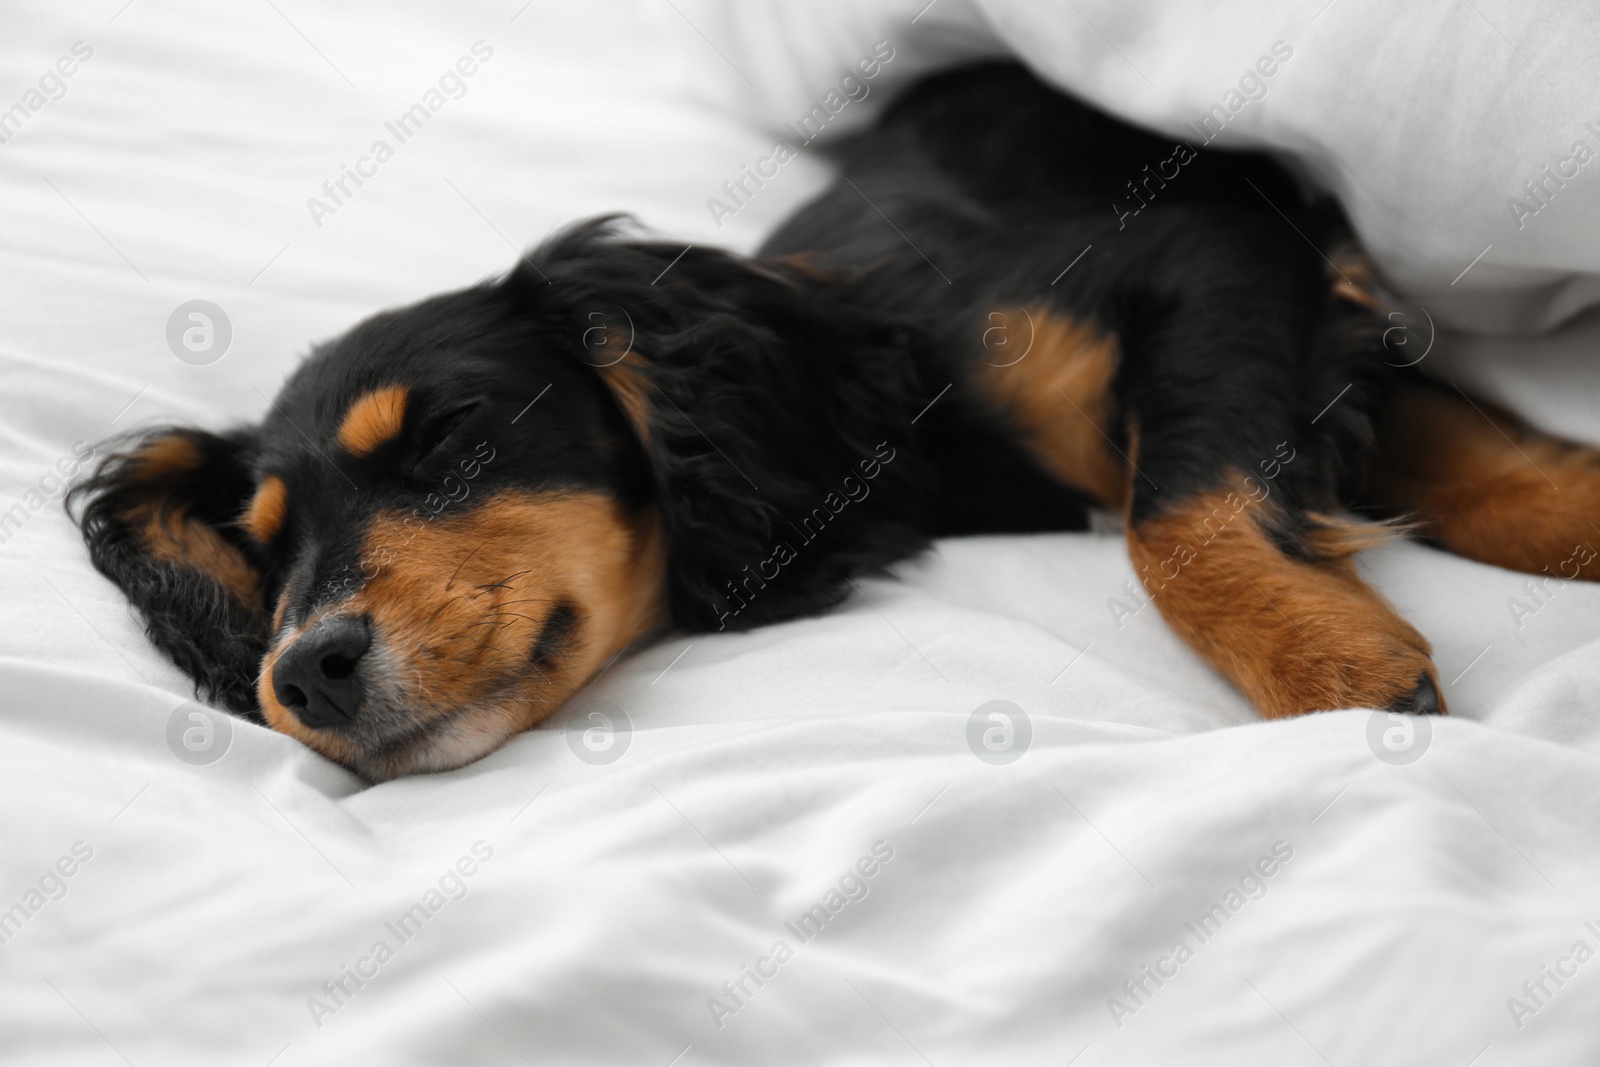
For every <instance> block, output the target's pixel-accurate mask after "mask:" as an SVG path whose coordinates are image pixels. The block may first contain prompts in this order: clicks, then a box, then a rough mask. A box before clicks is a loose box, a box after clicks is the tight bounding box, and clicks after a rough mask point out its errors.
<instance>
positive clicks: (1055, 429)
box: [972, 308, 1131, 508]
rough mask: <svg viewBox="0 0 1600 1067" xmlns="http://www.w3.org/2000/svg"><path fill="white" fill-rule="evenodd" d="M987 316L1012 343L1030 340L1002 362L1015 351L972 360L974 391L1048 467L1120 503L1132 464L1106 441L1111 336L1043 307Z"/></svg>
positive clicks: (1113, 357) (1110, 431) (1113, 350)
mask: <svg viewBox="0 0 1600 1067" xmlns="http://www.w3.org/2000/svg"><path fill="white" fill-rule="evenodd" d="M987 323H988V326H989V328H990V329H996V328H999V329H1004V330H1005V332H1006V336H1007V341H1008V344H1010V345H1018V346H1021V345H1024V344H1025V343H1026V342H1025V341H1024V340H1023V339H1024V338H1030V339H1031V342H1032V344H1031V347H1028V348H1026V352H1027V354H1026V355H1024V356H1022V357H1021V358H1020V359H1017V361H1016V362H1015V363H1011V364H1010V365H1008V366H1002V365H999V364H1002V363H1006V362H1007V360H1008V359H1010V358H1014V357H1010V356H1007V357H1006V358H1005V359H1001V358H996V359H994V360H992V361H980V362H978V363H976V364H975V365H974V366H973V370H972V374H973V377H972V382H973V385H974V386H975V388H976V390H977V392H978V394H979V395H980V396H983V397H985V398H987V399H988V401H989V402H990V403H991V404H992V405H993V406H994V407H995V408H996V410H998V411H1000V412H1002V413H1003V414H1004V415H1005V416H1006V417H1007V418H1009V419H1010V420H1011V422H1012V423H1013V424H1014V425H1015V426H1016V427H1017V428H1018V429H1019V430H1021V431H1022V434H1023V439H1024V441H1025V443H1026V445H1027V447H1028V448H1029V450H1030V451H1031V452H1032V453H1033V454H1034V456H1036V457H1037V458H1038V460H1039V462H1040V464H1041V465H1042V466H1043V467H1044V468H1045V469H1046V470H1047V471H1049V472H1050V473H1051V474H1053V475H1055V476H1056V477H1057V478H1059V479H1060V480H1061V481H1063V482H1065V483H1066V484H1068V485H1070V486H1072V487H1073V488H1075V489H1080V490H1082V491H1083V492H1085V493H1088V494H1089V495H1090V496H1092V497H1094V498H1095V499H1096V500H1098V501H1099V502H1101V503H1102V504H1105V505H1106V506H1108V507H1112V508H1120V507H1121V506H1122V505H1123V504H1125V503H1126V502H1127V500H1128V496H1129V491H1130V474H1131V470H1130V468H1129V465H1128V460H1127V459H1126V458H1125V457H1123V456H1122V455H1121V454H1120V453H1118V452H1117V450H1116V449H1115V448H1114V447H1113V446H1112V444H1111V443H1110V441H1109V440H1108V438H1110V439H1115V437H1116V431H1117V429H1118V427H1117V425H1116V404H1115V401H1114V398H1113V397H1112V395H1111V379H1112V377H1113V375H1115V374H1116V371H1117V361H1118V352H1117V342H1116V338H1114V337H1111V336H1107V335H1105V334H1102V333H1099V332H1098V331H1096V330H1095V329H1093V328H1092V327H1090V326H1087V325H1085V324H1083V323H1080V322H1077V321H1075V320H1073V319H1071V318H1069V317H1067V316H1065V315H1062V314H1059V313H1057V312H1053V311H1047V310H1044V309H1042V308H1028V309H1021V308H1001V309H998V310H996V311H994V312H992V313H991V314H990V315H989V317H988V320H987ZM1030 323H1031V329H1030Z"/></svg>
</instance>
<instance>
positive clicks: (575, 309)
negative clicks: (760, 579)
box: [74, 221, 915, 779]
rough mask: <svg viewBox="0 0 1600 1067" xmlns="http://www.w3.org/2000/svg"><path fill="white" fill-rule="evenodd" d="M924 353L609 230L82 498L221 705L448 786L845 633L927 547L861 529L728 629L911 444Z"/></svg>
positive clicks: (352, 756) (753, 281)
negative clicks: (858, 571)
mask: <svg viewBox="0 0 1600 1067" xmlns="http://www.w3.org/2000/svg"><path fill="white" fill-rule="evenodd" d="M680 253H681V255H680ZM674 257H679V258H677V259H674ZM904 343H905V339H904V335H903V331H900V330H899V329H898V327H895V326H894V325H893V324H890V323H886V322H884V321H882V320H880V319H878V318H876V317H874V316H871V315H868V314H866V313H864V312H861V311H859V310H857V309H855V308H853V307H851V306H849V305H848V304H847V303H846V302H845V301H844V300H843V298H842V296H841V295H840V293H839V292H838V291H837V290H836V289H835V288H834V287H833V286H832V284H831V283H828V282H826V281H825V280H823V279H819V278H817V277H815V276H813V275H811V274H809V273H807V272H806V271H804V270H801V269H798V268H789V267H783V266H775V265H772V264H759V263H755V262H752V261H747V260H741V259H738V258H736V257H733V256H729V255H725V254H723V253H718V252H712V251H705V250H700V249H691V250H689V251H688V252H683V250H682V248H681V246H671V245H662V244H656V243H649V242H641V241H630V240H624V239H622V238H620V237H618V236H617V235H616V233H615V232H614V228H613V227H612V226H611V225H610V224H609V223H607V222H605V221H601V222H597V223H590V224H586V225H583V226H580V227H577V228H575V229H573V230H571V231H569V232H567V233H566V234H563V235H561V236H559V237H557V238H556V239H554V240H553V241H551V242H550V243H548V244H546V245H545V246H543V247H542V248H540V249H539V250H537V251H536V252H534V253H533V254H531V255H530V256H529V257H527V258H526V259H524V260H523V261H522V262H521V263H520V264H519V265H518V267H517V268H516V269H515V270H514V271H512V272H511V273H510V274H509V275H508V276H506V277H505V278H503V279H499V280H496V281H493V282H489V283H485V284H482V285H479V286H476V287H473V288H470V289H466V290H463V291H460V292H456V293H451V294H448V295H445V296H440V297H436V298H433V299H431V300H427V301H424V302H422V303H419V304H416V305H413V306H411V307H408V308H405V309H402V310H399V311H391V312H385V313H383V314H380V315H377V316H375V317H373V318H371V319H369V320H367V321H366V322H363V323H361V324H360V325H358V326H357V327H355V328H354V329H353V330H351V331H350V332H349V333H348V334H346V335H345V336H343V337H341V338H339V339H338V340H336V341H334V342H331V343H329V344H327V345H325V346H322V347H321V348H319V349H318V350H317V351H316V352H315V353H314V354H313V356H312V357H311V358H310V359H308V360H307V361H306V363H304V364H303V365H302V366H301V367H300V368H299V369H298V370H297V371H296V372H295V373H294V374H293V376H292V377H291V378H290V379H289V381H288V382H287V383H286V384H285V385H284V387H283V389H282V391H281V392H280V393H279V395H278V397H277V398H276V400H274V401H273V403H272V406H271V409H270V410H269V411H268V412H267V414H266V416H265V418H264V419H263V421H262V422H261V423H260V424H259V425H256V426H253V427H249V428H245V429H240V430H235V431H232V432H229V433H222V434H218V433H212V432H208V431H204V430H199V429H190V428H170V429H161V430H154V431H147V432H145V433H143V434H141V435H139V437H138V438H137V439H136V440H133V441H131V442H127V443H125V444H124V446H123V447H121V448H119V449H118V450H116V451H115V452H114V454H112V455H110V456H109V457H108V458H107V459H106V460H105V461H104V462H103V463H102V464H101V466H100V467H99V469H98V470H97V471H96V473H95V474H94V476H93V477H92V478H91V479H89V480H88V481H86V482H85V483H84V484H83V485H81V486H80V487H78V488H77V489H76V490H74V494H75V495H74V500H75V502H76V503H77V504H79V505H81V517H80V521H81V525H82V528H83V531H84V536H85V538H86V540H87V541H88V544H89V547H90V553H91V557H92V559H93V561H94V563H95V565H96V566H97V567H98V568H99V569H100V570H101V571H102V572H103V573H104V574H106V575H107V576H108V577H110V578H111V579H112V580H113V581H114V582H116V583H117V584H118V585H119V586H120V587H121V588H122V589H123V591H124V592H125V593H126V594H127V595H128V597H129V599H130V600H131V601H132V602H133V603H134V604H135V606H137V607H138V608H139V609H140V611H141V612H142V613H143V615H144V617H145V621H146V623H147V627H148V631H149V633H150V635H151V637H152V638H153V639H154V641H155V642H156V644H157V645H158V646H159V647H161V648H162V649H163V651H165V652H166V653H167V654H168V655H169V656H171V657H172V658H173V659H174V661H175V662H176V663H177V664H178V665H179V666H180V667H181V668H183V669H184V670H185V671H186V672H187V673H189V674H190V675H191V676H192V677H193V678H194V679H195V681H196V683H197V686H198V688H199V690H200V691H201V692H202V693H204V694H205V695H207V696H208V697H210V698H211V699H213V700H216V701H218V702H220V703H222V704H224V705H226V706H228V707H229V708H231V709H232V710H234V711H237V712H239V713H241V714H245V715H248V716H252V717H257V718H260V719H263V720H264V721H265V722H266V723H267V724H269V725H271V726H272V727H273V728H275V729H278V730H281V731H283V732H285V733H288V734H291V735H293V736H295V737H297V738H299V739H301V740H302V741H304V742H305V743H306V744H308V745H310V746H311V747H313V748H315V749H317V750H318V751H320V752H322V753H324V754H325V755H327V756H329V757H331V758H333V759H335V760H338V761H339V762H341V763H344V764H346V765H348V766H350V767H352V768H353V769H355V770H357V771H359V772H361V773H362V774H364V775H366V776H367V777H369V778H374V779H383V778H389V777H393V776H396V775H400V774H406V773H411V772H416V771H428V770H442V769H448V768H452V767H457V766H460V765H462V764H465V763H468V762H471V761H472V760H474V759H477V758H479V757H480V756H482V755H484V754H486V753H487V752H489V751H491V750H492V749H494V748H495V747H497V746H498V745H499V744H500V743H501V742H503V741H504V740H505V739H506V738H507V737H509V736H511V735H512V734H515V733H517V732H519V731H521V730H525V729H527V728H528V727H530V726H532V725H533V724H535V723H537V722H538V721H540V720H541V719H543V718H545V717H546V716H548V715H549V714H550V713H551V712H552V711H554V710H555V709H556V708H557V707H559V706H560V705H561V703H562V702H563V701H565V700H566V699H567V698H568V697H570V696H571V695H572V694H573V693H575V692H576V691H577V690H578V689H579V688H580V687H582V686H583V685H584V684H585V682H587V681H588V680H589V679H591V678H592V677H593V676H594V675H595V674H596V672H597V671H598V670H600V669H601V667H602V666H603V665H604V664H605V663H607V662H608V661H609V660H610V659H611V658H612V657H613V656H615V655H616V654H617V653H619V652H620V651H621V650H622V649H623V648H624V647H625V646H626V645H627V644H628V643H629V642H631V641H633V640H635V639H636V638H639V637H640V636H642V635H644V634H646V633H648V632H649V631H651V630H652V629H653V628H656V627H658V626H661V625H664V624H675V625H677V626H679V627H683V628H687V629H717V628H721V627H727V626H728V625H729V624H730V623H731V624H732V625H734V626H738V627H743V626H748V625H752V624H755V623H758V622H762V621H766V620H768V619H771V618H780V617H784V616H786V615H793V614H797V613H799V612H803V611H807V610H815V609H818V608H820V607H823V606H826V605H827V604H829V603H831V602H833V601H834V600H836V599H837V597H838V592H837V588H836V587H837V586H838V585H839V584H840V582H841V581H842V578H843V575H844V574H845V573H848V571H849V570H850V569H853V568H854V567H856V566H858V565H861V564H867V565H871V564H873V563H879V562H883V561H884V559H887V558H892V557H894V556H896V555H899V554H903V552H904V551H905V550H906V549H907V548H908V547H912V545H911V540H914V539H915V535H914V534H911V533H910V532H909V530H908V529H901V528H899V527H896V526H895V525H894V524H893V523H890V524H889V526H890V527H891V528H892V530H891V532H887V533H881V534H878V535H875V536H869V537H867V538H866V540H867V542H868V544H867V545H866V546H865V547H863V546H862V545H861V544H860V542H861V540H862V538H861V536H859V534H858V535H857V536H855V537H853V538H852V537H850V536H849V534H848V533H847V532H838V531H836V532H835V533H834V535H833V536H832V537H831V538H830V542H831V543H832V547H828V548H819V549H817V550H815V551H814V552H813V553H812V554H811V558H809V559H807V560H805V561H804V566H792V567H789V568H787V570H788V571H789V573H788V574H786V575H784V576H783V581H781V582H776V581H775V582H773V583H770V588H769V587H767V583H763V586H764V589H763V596H762V598H760V599H759V601H750V602H748V603H746V602H744V601H740V603H741V604H742V605H743V607H746V608H749V609H751V610H730V600H729V598H728V593H729V592H730V591H732V590H733V588H734V587H733V586H732V585H731V583H732V582H733V581H735V580H736V579H737V578H738V577H739V576H740V573H741V568H743V569H744V572H745V573H748V572H749V568H750V567H752V566H754V565H756V564H757V563H758V562H760V561H762V560H765V559H767V558H769V557H770V556H771V554H772V544H773V542H774V541H775V540H777V539H778V534H777V533H776V532H775V531H776V530H777V528H778V526H779V525H780V524H781V523H782V522H783V521H784V520H785V518H786V517H789V516H792V515H793V514H794V513H795V511H796V509H798V511H799V512H800V513H804V512H805V511H806V510H807V509H808V508H809V506H810V504H811V503H812V501H811V500H810V496H811V495H818V499H819V501H820V493H817V491H816V490H817V486H818V485H820V484H822V483H824V482H825V481H826V480H827V479H828V478H829V477H831V478H832V479H833V480H834V481H837V480H838V479H839V478H840V477H842V476H846V475H849V474H850V473H851V465H852V464H853V463H854V462H856V459H857V458H858V457H857V454H858V453H859V454H860V456H859V458H861V459H872V457H873V454H874V443H875V442H876V441H878V440H887V439H888V438H889V437H890V436H892V435H893V431H894V430H895V429H896V428H897V427H903V426H904V425H905V424H904V421H903V420H902V419H901V418H900V417H899V415H898V414H897V412H896V411H895V410H892V409H891V408H892V405H891V406H886V405H885V403H884V402H883V399H882V396H881V395H879V394H880V393H884V392H885V391H886V390H887V391H888V392H890V393H893V392H896V391H898V392H899V393H902V394H903V393H905V392H906V390H904V389H899V390H896V388H895V386H894V384H893V383H892V382H890V381H889V379H891V378H893V377H894V375H895V374H897V373H900V371H898V370H896V369H894V368H898V367H903V365H904V361H901V360H895V359H892V358H890V356H891V353H892V352H893V351H894V350H895V349H896V347H897V346H900V345H903V344H904ZM808 361H809V362H810V364H811V366H810V367H807V365H806V364H807V362H808ZM812 375H816V378H815V379H813V378H812V377H811V376H812ZM833 379H837V380H838V382H842V383H843V386H842V387H843V388H844V389H845V391H846V393H847V394H848V395H844V396H841V395H838V389H837V388H834V387H832V386H830V387H828V388H822V387H819V386H818V385H817V384H816V382H817V381H820V380H833ZM835 384H836V385H837V383H835ZM886 427H887V428H886ZM890 447H891V448H892V447H893V446H892V445H891V446H890ZM879 451H880V454H879V459H881V450H879ZM910 465H911V464H909V463H907V464H902V471H904V472H905V473H904V474H902V473H901V472H899V471H897V472H895V477H894V478H891V479H885V481H884V482H883V485H884V486H885V487H887V489H888V492H889V493H890V495H894V494H895V493H896V492H897V490H896V489H895V488H894V487H895V486H896V485H899V484H901V483H902V482H904V481H905V480H906V479H907V478H909V477H911V472H910V471H909V470H906V468H907V467H909V466H910ZM873 466H875V467H877V466H879V463H878V461H877V460H873ZM866 510H867V509H865V508H862V509H858V512H861V513H862V514H858V515H857V516H853V517H852V518H851V520H850V521H851V523H862V522H865V520H866V515H865V514H864V513H865V512H866ZM841 525H846V524H841ZM878 525H879V526H882V524H881V523H879V524H878ZM896 530H897V531H898V532H893V531H896ZM908 538H909V539H911V540H908ZM891 540H893V541H895V543H894V544H893V546H892V547H891V545H890V541H891ZM879 541H881V542H882V543H881V544H878V543H877V542H879ZM841 554H843V555H841ZM845 556H848V557H849V558H844V557H845ZM879 557H882V558H879Z"/></svg>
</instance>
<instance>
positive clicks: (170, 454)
mask: <svg viewBox="0 0 1600 1067" xmlns="http://www.w3.org/2000/svg"><path fill="white" fill-rule="evenodd" d="M204 459H205V457H204V456H202V455H201V454H200V449H199V448H197V447H195V444H194V442H193V441H190V440H189V439H188V438H186V437H179V436H177V435H173V436H171V437H158V438H156V439H155V440H154V441H150V442H149V443H147V444H145V445H143V446H142V447H140V449H139V451H138V452H137V453H135V454H134V466H133V476H134V477H135V478H137V479H139V480H140V481H155V480H156V479H159V478H165V477H166V476H168V475H170V474H181V473H183V472H185V471H192V470H195V469H196V468H198V467H199V466H200V464H201V463H202V462H203V461H204Z"/></svg>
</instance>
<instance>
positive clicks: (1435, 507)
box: [1367, 387, 1600, 581]
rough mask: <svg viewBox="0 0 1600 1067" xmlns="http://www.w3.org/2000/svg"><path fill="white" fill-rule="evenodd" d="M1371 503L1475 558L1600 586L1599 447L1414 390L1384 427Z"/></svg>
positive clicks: (1394, 405) (1452, 397)
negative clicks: (1409, 518) (1410, 518)
mask: <svg viewBox="0 0 1600 1067" xmlns="http://www.w3.org/2000/svg"><path fill="white" fill-rule="evenodd" d="M1378 441H1379V449H1378V455H1377V457H1376V458H1375V459H1374V460H1373V462H1372V463H1371V465H1370V468H1369V470H1368V473H1367V487H1368V492H1369V494H1370V497H1371V499H1372V501H1373V502H1374V503H1376V504H1378V505H1380V506H1382V507H1385V508H1388V509H1390V510H1392V511H1397V512H1401V513H1408V514H1410V515H1412V516H1413V519H1414V522H1415V524H1416V526H1417V528H1418V530H1419V531H1420V532H1421V533H1423V534H1424V535H1425V536H1427V537H1430V538H1432V539H1434V540H1436V541H1438V542H1439V543H1440V544H1442V545H1444V546H1445V547H1446V548H1448V549H1449V550H1450V551H1452V552H1455V553H1457V554H1458V555H1462V556H1466V557H1467V558H1469V559H1475V560H1479V561H1480V562H1483V563H1491V564H1494V565H1496V566H1500V567H1506V568H1509V569H1512V570H1520V571H1527V572H1529V573H1533V574H1539V573H1549V574H1552V575H1557V576H1560V577H1565V578H1584V579H1587V580H1590V581H1596V580H1600V530H1597V529H1596V528H1595V527H1596V525H1600V449H1594V448H1590V447H1588V446H1586V445H1580V444H1577V443H1575V442H1572V441H1567V440H1563V439H1561V438H1558V437H1554V436H1552V435H1550V434H1546V433H1542V432H1540V431H1539V430H1536V429H1534V428H1532V427H1530V426H1528V425H1527V424H1526V423H1523V422H1522V421H1521V420H1520V419H1518V418H1516V417H1515V416H1514V415H1511V414H1510V413H1509V412H1506V411H1503V410H1501V409H1499V408H1496V407H1493V406H1491V405H1488V404H1485V403H1482V402H1478V403H1477V406H1476V407H1474V406H1473V403H1472V402H1469V401H1467V400H1466V399H1465V398H1464V397H1463V396H1461V395H1460V394H1458V393H1454V392H1445V391H1443V390H1439V389H1428V388H1419V387H1407V388H1403V389H1398V390H1396V391H1395V392H1394V393H1393V395H1392V396H1391V397H1390V398H1389V400H1388V403H1387V406H1386V409H1385V411H1384V413H1383V416H1382V417H1381V419H1380V420H1379V435H1378Z"/></svg>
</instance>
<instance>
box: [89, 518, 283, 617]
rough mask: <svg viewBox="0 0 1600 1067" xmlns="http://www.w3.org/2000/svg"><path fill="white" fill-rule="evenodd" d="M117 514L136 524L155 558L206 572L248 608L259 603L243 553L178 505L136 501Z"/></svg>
mask: <svg viewBox="0 0 1600 1067" xmlns="http://www.w3.org/2000/svg"><path fill="white" fill-rule="evenodd" d="M121 517H122V521H124V522H126V523H128V524H129V525H130V526H137V527H140V531H139V534H140V539H141V540H142V541H143V542H144V547H145V550H146V551H148V552H149V553H150V554H151V555H152V556H154V557H155V558H156V559H159V560H161V561H162V562H164V563H174V564H178V565H180V566H184V567H188V568H189V569H191V570H196V571H199V572H200V573H202V574H205V575H207V576H208V577H210V578H212V579H214V580H215V581H216V582H217V584H218V585H220V586H222V587H223V588H224V589H226V590H227V591H228V592H229V594H231V595H232V596H233V597H234V598H236V599H237V600H239V601H240V602H241V603H243V604H245V605H247V606H249V607H252V608H255V607H259V606H260V605H261V588H260V579H259V578H258V576H257V574H256V571H255V568H254V567H252V566H251V565H250V563H249V561H247V560H246V559H245V558H244V553H242V552H240V551H239V550H238V549H237V548H235V547H233V546H232V545H230V544H228V542H227V541H225V540H223V539H222V537H221V535H219V534H218V533H217V532H216V531H215V530H213V529H212V528H211V527H210V526H208V525H206V524H205V523H203V522H200V521H198V520H196V519H193V518H190V517H189V515H188V514H187V513H186V512H184V510H183V509H182V508H166V507H162V506H160V505H158V504H140V505H138V506H137V507H134V508H130V509H129V510H128V511H125V512H123V514H122V516H121Z"/></svg>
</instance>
